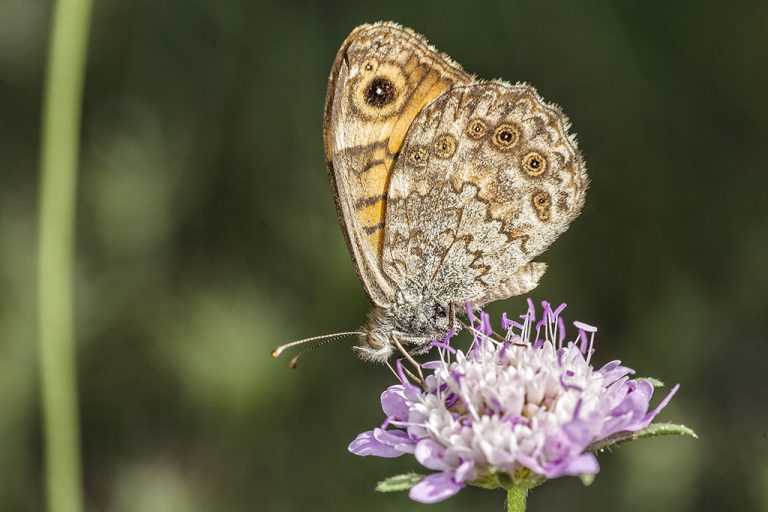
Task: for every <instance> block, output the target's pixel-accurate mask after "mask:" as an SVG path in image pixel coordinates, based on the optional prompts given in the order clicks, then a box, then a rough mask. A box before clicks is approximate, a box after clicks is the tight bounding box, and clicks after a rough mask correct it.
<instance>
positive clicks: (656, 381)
mask: <svg viewBox="0 0 768 512" xmlns="http://www.w3.org/2000/svg"><path fill="white" fill-rule="evenodd" d="M632 380H647V381H648V382H650V383H651V386H653V387H654V388H663V387H664V383H663V382H661V381H660V380H659V379H655V378H653V377H635V378H634V379H632Z"/></svg>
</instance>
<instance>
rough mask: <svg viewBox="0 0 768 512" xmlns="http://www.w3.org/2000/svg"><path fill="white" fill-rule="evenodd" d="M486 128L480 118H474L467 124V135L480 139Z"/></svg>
mask: <svg viewBox="0 0 768 512" xmlns="http://www.w3.org/2000/svg"><path fill="white" fill-rule="evenodd" d="M487 129H488V127H487V126H486V125H485V123H484V122H483V121H482V120H480V119H475V120H474V121H471V122H470V123H469V125H468V126H467V135H468V136H469V137H470V138H472V139H480V138H482V137H483V135H485V132H486V130H487Z"/></svg>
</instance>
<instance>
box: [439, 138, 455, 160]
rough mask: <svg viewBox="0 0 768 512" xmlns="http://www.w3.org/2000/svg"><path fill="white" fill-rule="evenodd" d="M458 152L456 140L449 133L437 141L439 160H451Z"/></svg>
mask: <svg viewBox="0 0 768 512" xmlns="http://www.w3.org/2000/svg"><path fill="white" fill-rule="evenodd" d="M455 152H456V139H454V138H453V135H450V134H448V133H446V134H443V135H441V136H440V137H438V138H437V140H436V141H435V156H437V157H438V158H451V157H452V156H453V154H454V153H455Z"/></svg>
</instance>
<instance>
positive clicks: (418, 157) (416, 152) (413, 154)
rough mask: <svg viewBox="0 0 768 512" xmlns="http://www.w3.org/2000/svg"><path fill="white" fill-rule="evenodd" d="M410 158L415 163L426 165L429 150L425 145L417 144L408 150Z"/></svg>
mask: <svg viewBox="0 0 768 512" xmlns="http://www.w3.org/2000/svg"><path fill="white" fill-rule="evenodd" d="M408 158H409V159H410V161H411V163H413V164H415V165H424V164H426V163H427V160H428V159H429V151H427V148H425V147H423V146H415V147H414V148H413V149H411V150H410V151H409V152H408Z"/></svg>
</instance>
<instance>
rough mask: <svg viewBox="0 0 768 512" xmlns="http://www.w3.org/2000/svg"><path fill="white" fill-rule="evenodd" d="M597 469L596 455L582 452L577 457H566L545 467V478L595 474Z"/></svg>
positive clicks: (598, 469) (598, 466) (598, 467)
mask: <svg viewBox="0 0 768 512" xmlns="http://www.w3.org/2000/svg"><path fill="white" fill-rule="evenodd" d="M599 471H600V465H599V464H598V463H597V457H595V456H594V455H593V454H591V453H584V454H582V455H579V456H578V457H574V458H572V459H567V460H565V461H563V462H562V463H561V464H558V465H557V466H555V467H553V468H547V471H546V472H545V475H546V477H547V478H557V477H559V476H565V475H569V476H578V475H595V474H597V473H598V472H599Z"/></svg>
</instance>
